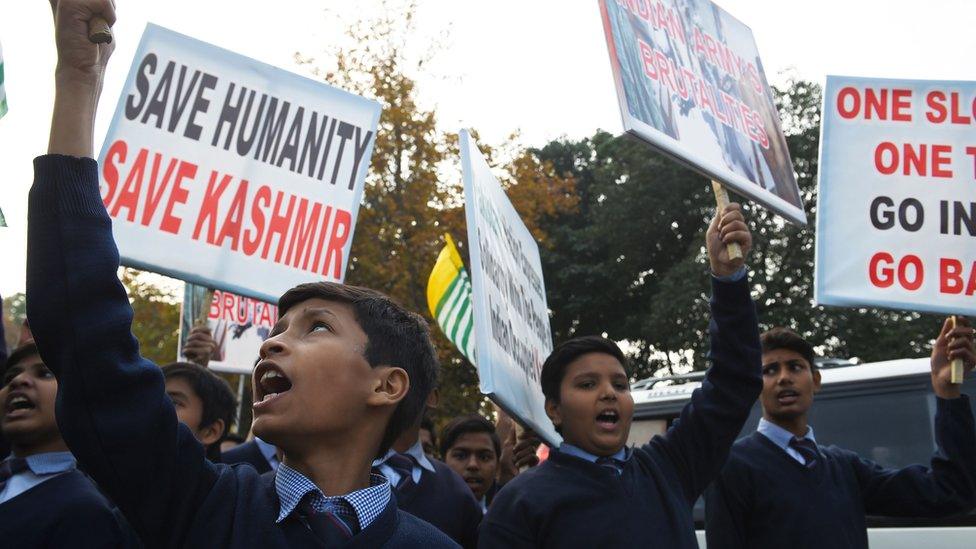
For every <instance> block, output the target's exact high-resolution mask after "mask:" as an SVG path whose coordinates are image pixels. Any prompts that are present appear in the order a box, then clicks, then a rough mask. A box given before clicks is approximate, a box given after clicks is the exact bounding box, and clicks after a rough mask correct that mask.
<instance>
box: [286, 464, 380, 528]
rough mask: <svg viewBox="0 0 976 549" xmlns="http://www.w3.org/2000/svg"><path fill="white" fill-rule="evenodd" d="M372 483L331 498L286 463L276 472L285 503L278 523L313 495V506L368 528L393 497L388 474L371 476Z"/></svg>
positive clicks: (360, 526) (370, 481) (317, 509)
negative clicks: (387, 477) (367, 486)
mask: <svg viewBox="0 0 976 549" xmlns="http://www.w3.org/2000/svg"><path fill="white" fill-rule="evenodd" d="M369 484H370V486H369V488H363V489H362V490H356V491H355V492H351V493H348V494H345V495H342V496H331V497H330V496H326V495H325V494H323V493H322V491H321V490H319V489H318V487H317V486H315V484H314V483H313V482H312V481H311V480H309V479H308V477H306V476H305V475H303V474H301V473H299V472H298V471H296V470H295V469H292V468H291V467H289V466H287V465H285V464H284V463H282V464H281V465H279V466H278V470H277V472H276V473H275V491H276V492H278V499H279V500H280V502H281V508H280V511H279V513H278V519H277V520H276V521H275V522H281V521H283V520H285V518H287V517H288V515H290V514H291V513H292V512H293V511H294V510H295V508H296V507H298V504H299V503H301V501H302V499H304V498H305V497H306V496H307V495H308V494H312V495H311V498H312V507H314V508H315V510H316V511H320V512H325V511H331V512H333V513H335V514H336V515H339V516H340V517H342V518H343V519H345V520H354V521H356V522H358V524H359V529H360V530H365V529H366V528H367V527H368V526H369V525H370V524H372V523H373V521H374V520H376V517H378V516H379V515H380V513H382V512H383V509H385V508H386V505H387V504H388V503H389V502H390V497H391V496H392V491H391V489H390V482H389V481H388V480H386V477H384V476H382V475H370V478H369Z"/></svg>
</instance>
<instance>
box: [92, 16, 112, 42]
mask: <svg viewBox="0 0 976 549" xmlns="http://www.w3.org/2000/svg"><path fill="white" fill-rule="evenodd" d="M88 40H89V41H90V42H91V43H92V44H108V43H111V42H112V29H111V28H110V27H109V26H108V21H106V20H104V19H102V18H101V17H92V19H91V21H89V22H88Z"/></svg>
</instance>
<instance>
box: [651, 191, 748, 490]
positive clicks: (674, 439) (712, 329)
mask: <svg viewBox="0 0 976 549" xmlns="http://www.w3.org/2000/svg"><path fill="white" fill-rule="evenodd" d="M706 239H707V246H708V256H709V264H710V266H711V269H712V275H713V276H712V299H711V311H712V318H711V321H710V322H709V326H708V330H709V334H710V338H711V343H710V351H709V358H710V359H711V363H712V365H711V368H709V370H708V372H707V373H706V374H705V379H704V380H703V381H702V385H701V387H700V388H699V389H696V390H695V392H694V393H693V394H692V396H691V402H689V403H688V404H687V405H686V406H685V407H684V409H683V410H682V411H681V416H680V417H679V419H678V420H677V421H676V422H675V424H674V425H672V426H671V428H670V429H669V430H668V432H667V433H666V434H665V435H664V437H658V438H655V439H653V440H651V442H650V445H651V446H654V445H657V446H659V447H660V448H661V449H662V451H663V452H664V453H665V454H666V455H667V456H668V457H670V459H671V461H672V463H673V464H674V466H675V469H676V471H677V473H678V477H679V479H680V481H681V484H682V487H683V488H684V491H685V497H686V498H687V501H688V503H689V504H692V503H694V501H695V500H696V499H697V498H698V496H699V495H700V494H701V493H702V491H703V490H704V489H705V487H706V486H708V483H709V482H711V481H712V479H714V478H715V477H716V476H717V475H718V473H719V471H720V470H721V468H722V465H723V464H724V463H725V460H726V458H727V457H728V454H729V449H730V448H731V446H732V443H733V442H734V441H735V437H736V436H737V435H738V434H739V431H740V430H741V429H742V425H743V424H744V423H745V420H746V418H747V417H748V416H749V410H750V409H751V408H752V404H753V403H754V402H755V401H756V398H757V397H758V396H759V393H760V391H761V390H762V376H761V357H762V351H761V348H760V345H759V324H758V321H757V320H756V308H755V305H754V304H753V302H752V298H751V297H750V295H749V282H748V277H747V276H746V273H745V266H744V261H745V257H744V256H746V255H747V254H748V251H749V249H750V248H751V247H752V237H751V235H750V233H749V229H748V227H747V226H746V224H745V220H744V218H743V216H742V211H741V208H740V207H739V205H738V204H734V203H733V204H729V205H728V207H727V208H726V209H725V210H724V212H722V214H721V215H720V216H719V215H717V216H716V218H715V219H714V220H712V223H711V225H710V226H709V228H708V233H707V235H706ZM732 242H736V243H738V244H739V246H740V247H741V248H742V252H743V253H742V255H743V257H741V258H737V259H730V258H729V254H728V250H727V247H726V246H727V245H728V244H730V243H732Z"/></svg>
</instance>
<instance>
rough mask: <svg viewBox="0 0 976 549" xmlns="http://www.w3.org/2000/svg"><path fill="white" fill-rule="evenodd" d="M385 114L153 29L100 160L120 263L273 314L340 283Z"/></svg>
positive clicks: (282, 73) (287, 74)
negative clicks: (244, 299) (285, 300)
mask: <svg viewBox="0 0 976 549" xmlns="http://www.w3.org/2000/svg"><path fill="white" fill-rule="evenodd" d="M379 116H380V105H379V104H378V103H377V102H375V101H371V100H368V99H364V98H362V97H359V96H356V95H353V94H350V93H347V92H344V91H342V90H339V89H336V88H333V87H331V86H328V85H326V84H325V83H322V82H317V81H314V80H311V79H308V78H304V77H302V76H298V75H296V74H293V73H290V72H287V71H284V70H281V69H278V68H275V67H272V66H270V65H266V64H264V63H260V62H258V61H255V60H253V59H249V58H247V57H244V56H242V55H238V54H236V53H233V52H230V51H227V50H224V49H221V48H218V47H216V46H213V45H210V44H207V43H204V42H200V41H199V40H195V39H192V38H189V37H187V36H183V35H181V34H178V33H176V32H173V31H170V30H168V29H165V28H162V27H159V26H156V25H152V24H150V25H148V26H147V27H146V31H145V33H144V34H143V36H142V41H141V42H140V43H139V47H138V49H137V50H136V55H135V59H133V62H132V68H131V70H130V72H129V76H128V79H127V80H126V83H125V87H124V88H123V89H122V94H121V97H120V98H119V104H118V107H117V109H116V111H115V115H114V118H113V119H112V124H111V126H110V128H109V131H108V134H107V137H106V139H105V143H104V144H103V146H102V151H101V154H100V155H99V168H100V170H101V177H100V179H101V192H102V199H103V201H104V202H105V206H106V208H107V209H108V211H109V215H111V216H112V218H113V229H114V233H115V241H116V242H117V243H118V246H119V251H120V253H121V255H122V262H123V263H124V264H125V265H128V266H131V267H136V268H140V269H146V270H150V271H154V272H158V273H162V274H166V275H169V276H172V277H175V278H180V279H183V280H186V281H188V282H194V283H197V284H201V285H206V286H209V287H213V288H220V289H225V290H231V291H233V292H235V293H239V294H243V295H248V296H252V297H256V298H259V299H262V300H264V301H269V302H275V301H277V299H278V297H279V296H280V295H281V294H282V293H284V292H285V291H286V290H288V289H289V288H291V287H293V286H295V285H297V284H300V283H303V282H309V281H313V280H333V281H341V280H342V279H343V278H344V275H345V270H346V264H347V262H348V259H349V249H350V247H351V246H352V236H353V229H354V228H355V226H356V216H357V214H358V211H359V202H360V197H361V195H362V192H363V185H364V181H365V178H366V171H367V168H368V167H369V159H370V154H371V151H372V147H373V142H374V137H375V135H376V125H377V123H378V121H379Z"/></svg>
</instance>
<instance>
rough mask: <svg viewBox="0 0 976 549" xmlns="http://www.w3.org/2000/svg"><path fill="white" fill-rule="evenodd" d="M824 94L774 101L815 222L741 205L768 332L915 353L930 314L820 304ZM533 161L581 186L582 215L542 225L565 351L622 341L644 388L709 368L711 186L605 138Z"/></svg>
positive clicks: (866, 352) (799, 91)
mask: <svg viewBox="0 0 976 549" xmlns="http://www.w3.org/2000/svg"><path fill="white" fill-rule="evenodd" d="M820 93H821V91H820V88H819V86H817V85H815V84H812V83H809V82H804V81H801V80H791V81H790V82H789V83H788V85H787V86H786V87H785V88H783V89H777V90H775V95H776V98H777V102H778V107H779V110H780V114H781V116H782V118H783V121H784V129H785V132H786V135H787V143H788V145H789V148H790V151H791V153H792V155H793V165H794V169H795V170H796V174H797V179H798V183H799V186H800V190H801V194H802V196H803V200H804V203H805V204H806V207H807V211H808V217H809V219H810V225H809V226H808V227H806V228H801V227H797V226H795V225H792V224H788V223H785V222H784V221H783V220H782V219H781V218H778V217H776V216H775V215H774V214H772V213H770V212H769V211H767V210H766V209H764V208H762V207H758V206H752V205H749V204H748V203H747V204H746V209H747V212H748V217H749V218H750V222H751V224H752V227H753V235H754V240H755V247H754V250H753V252H752V260H751V262H750V263H751V267H752V271H753V272H752V278H751V280H752V282H753V286H754V297H755V299H756V303H757V309H758V312H759V318H760V321H761V323H762V327H763V328H768V327H770V326H773V325H781V326H790V327H793V328H794V329H796V330H797V331H798V332H799V333H801V334H802V335H803V336H804V337H807V338H808V339H810V340H811V341H813V342H814V343H815V344H818V345H819V347H820V349H821V350H822V352H823V353H825V354H827V355H833V356H848V357H854V356H856V357H859V358H861V359H864V360H869V361H875V360H883V359H890V358H902V357H907V356H917V355H919V354H921V353H923V352H924V347H925V344H926V343H927V342H928V341H929V340H930V339H931V338H932V337H933V336H934V335H935V333H936V331H937V330H938V326H939V321H938V319H936V318H934V317H932V316H931V315H920V314H918V313H914V312H910V311H887V310H878V309H870V308H863V309H836V308H824V307H815V308H814V307H813V249H814V246H813V244H814V231H813V227H814V224H815V220H816V181H815V176H816V173H817V151H818V146H819V135H820V104H821V99H820ZM536 152H537V153H538V155H539V157H540V158H541V159H542V160H543V161H549V162H551V163H552V164H553V165H554V166H555V168H556V170H557V172H558V173H561V174H565V175H568V176H571V177H573V178H574V179H575V182H576V191H577V195H578V198H579V214H578V215H564V216H561V217H556V218H554V219H553V222H552V223H550V224H549V225H547V226H545V227H543V228H544V229H545V230H547V231H549V232H551V234H552V235H553V236H554V238H553V241H552V242H551V246H549V247H548V248H547V250H546V252H545V253H543V268H544V271H545V274H546V277H547V289H548V291H549V304H550V307H551V308H552V310H553V318H552V326H553V330H554V336H555V339H556V341H559V340H563V339H566V338H568V337H572V336H575V335H584V334H592V333H604V334H606V335H607V336H608V337H610V338H612V339H615V340H618V341H620V340H625V341H626V342H627V343H628V344H629V345H628V346H627V347H628V349H629V354H630V356H631V357H632V359H633V364H634V368H633V374H634V376H635V377H638V378H639V377H646V376H649V375H653V374H655V373H660V372H671V373H674V372H678V371H686V370H688V369H691V368H695V369H702V368H704V367H705V365H706V360H705V352H706V350H707V331H706V328H707V315H708V307H707V303H708V301H707V300H708V292H709V288H708V278H707V275H706V271H707V262H706V260H705V256H704V246H703V232H704V230H705V228H706V227H707V223H708V221H709V220H710V219H711V217H712V216H713V215H714V209H715V206H714V204H715V203H714V198H713V196H712V193H711V190H710V187H709V185H708V182H707V180H706V179H705V178H703V177H701V176H699V175H697V174H696V173H694V172H692V171H690V170H688V169H685V168H683V167H681V166H679V165H678V164H676V163H675V162H673V161H670V160H669V159H666V158H664V157H663V156H661V155H659V154H657V153H654V152H652V151H651V150H650V149H649V148H648V147H647V146H646V145H644V144H643V143H640V142H636V141H633V140H630V139H629V138H626V137H619V138H615V137H612V136H610V135H609V134H607V133H605V132H597V133H596V134H595V135H594V136H593V137H591V138H588V139H582V140H578V141H570V140H557V141H553V142H551V143H548V144H547V145H545V146H544V147H542V148H541V149H539V150H538V151H536ZM595 288H597V289H599V290H598V291H594V289H595Z"/></svg>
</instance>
